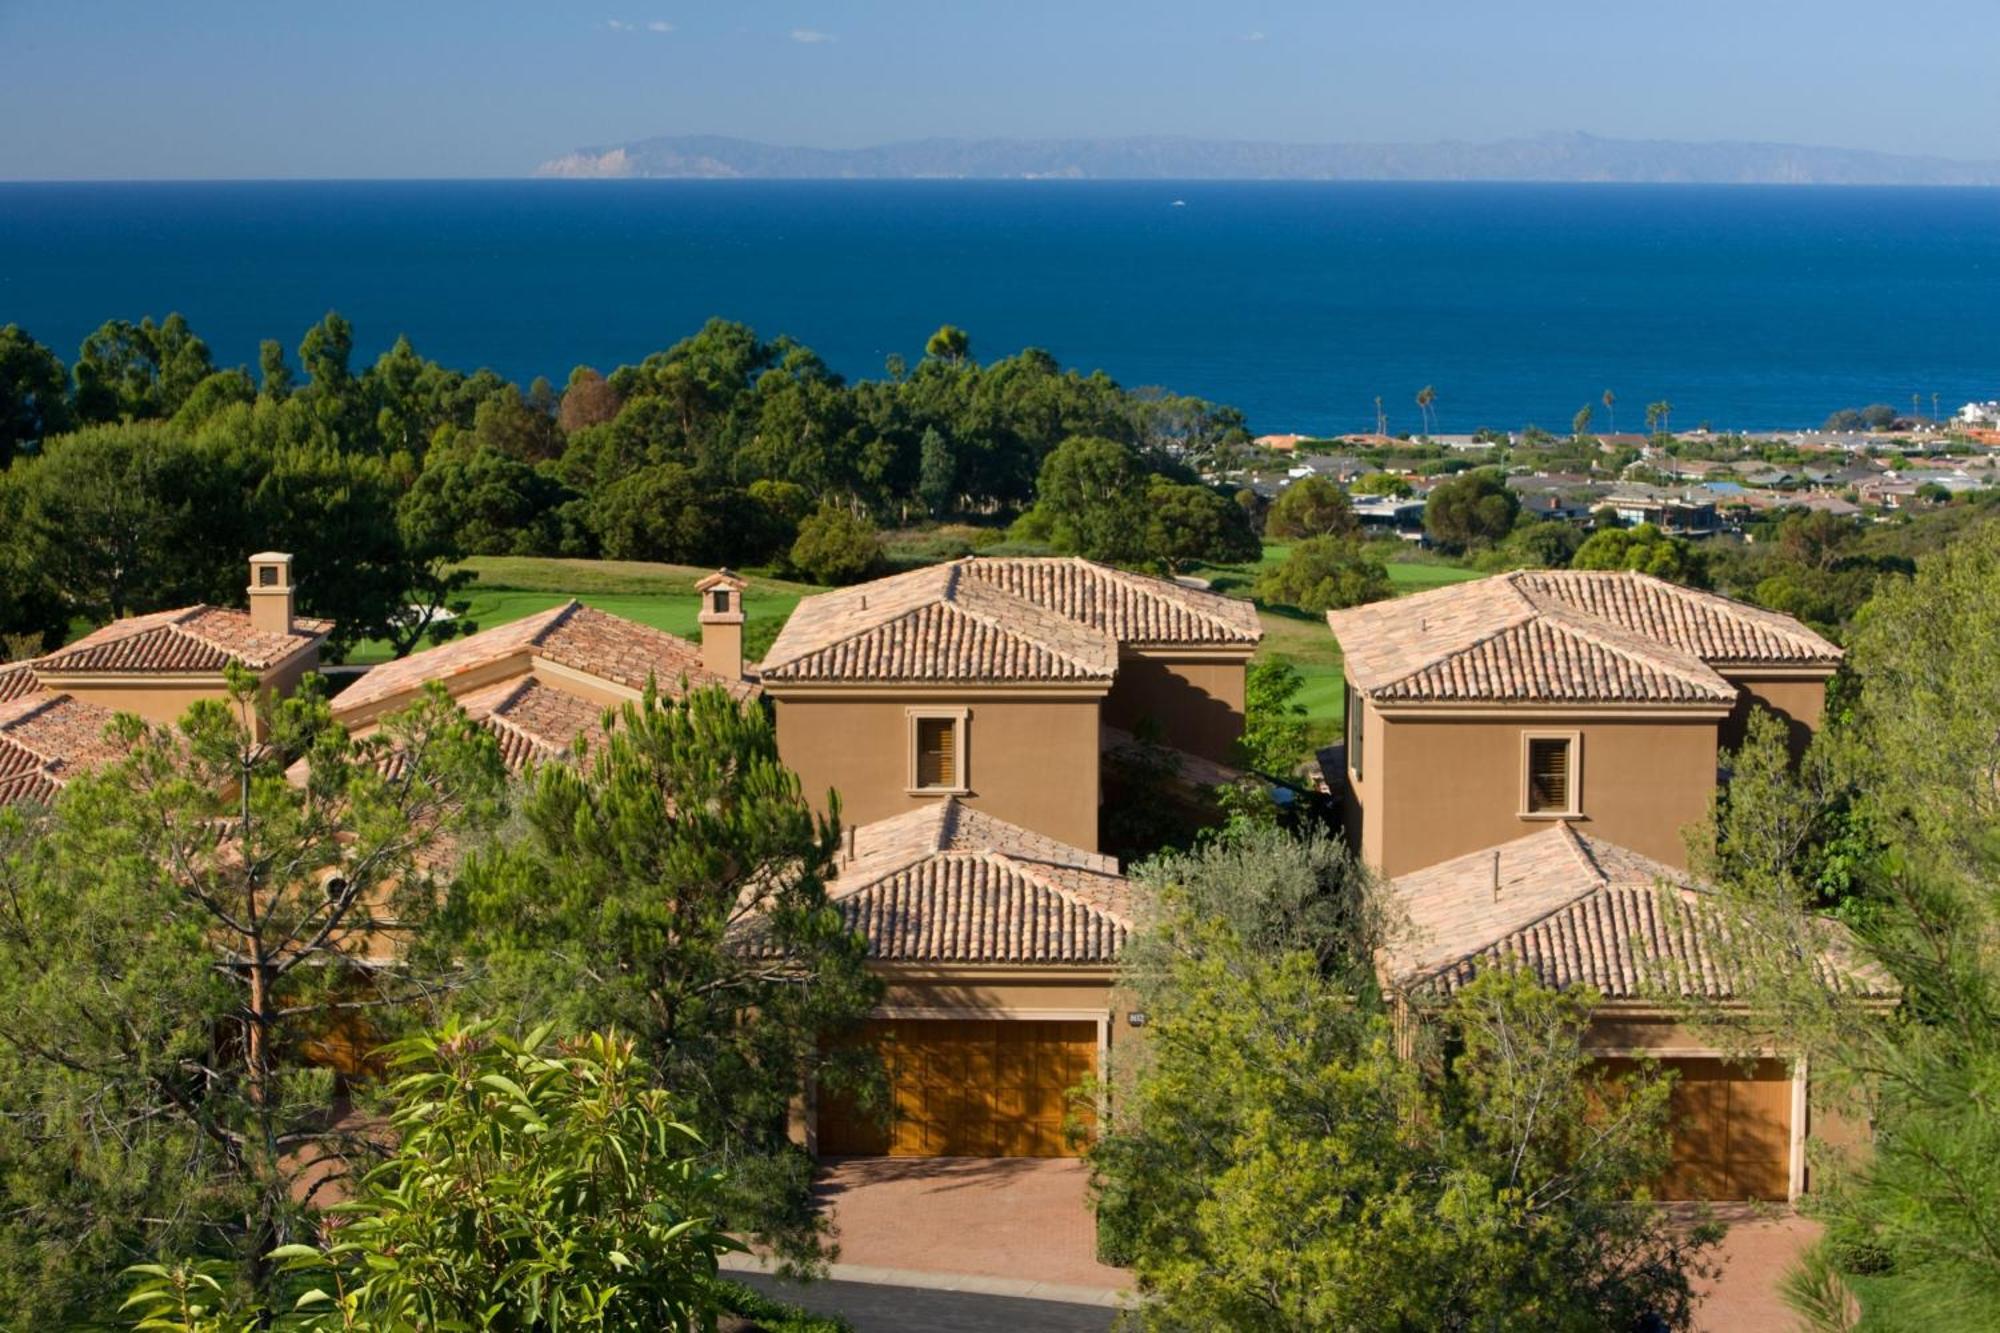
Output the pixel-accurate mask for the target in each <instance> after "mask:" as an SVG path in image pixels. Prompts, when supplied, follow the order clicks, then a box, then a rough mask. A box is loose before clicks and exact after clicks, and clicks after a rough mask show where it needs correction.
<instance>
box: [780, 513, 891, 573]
mask: <svg viewBox="0 0 2000 1333" xmlns="http://www.w3.org/2000/svg"><path fill="white" fill-rule="evenodd" d="M881 554H882V549H881V546H880V544H879V543H878V542H877V540H876V536H875V525H874V524H873V523H870V522H869V521H868V520H867V519H865V518H861V517H859V516H858V515H856V514H854V513H852V512H851V511H849V510H846V509H843V508H841V507H840V506H838V505H825V506H822V507H821V509H820V511H819V512H818V513H817V514H814V515H812V517H810V518H808V519H806V520H805V522H803V523H801V524H799V536H798V540H797V541H795V542H793V543H792V564H793V565H794V566H795V567H796V568H797V569H798V570H799V571H800V572H801V573H803V574H805V575H806V577H808V578H810V579H811V580H812V581H813V582H815V583H853V582H855V581H856V580H857V579H861V578H864V577H866V576H867V574H868V573H869V571H870V570H872V569H874V568H875V563H876V561H877V560H879V559H880V558H881Z"/></svg>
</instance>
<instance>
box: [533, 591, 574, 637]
mask: <svg viewBox="0 0 2000 1333" xmlns="http://www.w3.org/2000/svg"><path fill="white" fill-rule="evenodd" d="M549 610H550V611H552V612H554V614H553V615H550V616H549V618H548V620H547V622H546V623H544V624H543V625H542V627H541V628H540V629H538V630H536V631H535V632H534V633H533V634H532V635H530V636H529V637H528V642H529V643H530V644H532V645H534V646H535V647H537V648H539V647H541V646H542V640H543V639H545V638H547V637H548V636H549V635H550V634H552V633H554V632H555V631H556V630H557V629H559V628H560V627H562V626H563V625H566V624H568V623H569V619H570V617H571V616H573V615H575V614H576V613H577V612H578V611H581V610H583V603H582V602H581V601H579V600H577V599H576V598H574V597H572V598H570V599H569V600H568V601H566V602H564V603H563V604H562V605H561V606H554V607H550V608H549Z"/></svg>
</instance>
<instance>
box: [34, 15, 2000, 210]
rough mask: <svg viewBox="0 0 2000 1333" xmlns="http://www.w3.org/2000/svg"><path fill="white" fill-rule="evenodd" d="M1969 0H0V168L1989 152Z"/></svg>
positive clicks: (222, 173) (1999, 140)
mask: <svg viewBox="0 0 2000 1333" xmlns="http://www.w3.org/2000/svg"><path fill="white" fill-rule="evenodd" d="M1996 71H2000V5H1996V4H1995V2H1994V0H1896V3H1884V0H1670V2H1669V3H1641V2H1640V0H1389V2H1388V3H1384V0H1366V2H1365V3H1364V2H1357V0H1320V2H1319V3H1311V2H1310V0H1293V2H1292V3H1275V2H1269V0H1239V2H1238V3H1195V2H1194V0H1008V2H1007V3H978V4H975V3H969V2H967V0H925V2H922V3H919V2H917V0H907V2H896V3H891V2H889V0H805V2H803V3H792V2H791V0H735V2H734V3H722V2H720V0H705V2H704V3H698V4H697V3H692V2H691V0H690V2H686V3H673V2H671V0H588V2H587V5H573V4H568V3H559V2H558V0H393V2H391V0H337V2H336V3H317V4H315V3H305V2H304V0H259V2H258V3H249V2H248V0H0V125H4V126H5V127H6V128H5V129H4V131H0V178H13V179H20V178H92V177H95V178H133V177H266V176H384V177H386V176H506V175H521V174H525V173H526V172H528V171H529V170H530V169H532V168H533V167H534V165H535V164H536V163H537V162H539V161H541V160H543V159H545V158H548V157H552V156H554V155H556V154H558V153H561V152H564V151H567V150H568V149H571V148H575V147H578V146H582V145H590V144H608V143H617V142H620V141H623V140H628V139H636V138H643V137H646V136H648V135H654V134H682V133H719V134H734V135H741V136H744V137H747V138H755V139H763V140H766V141H770V142H777V143H787V144H808V145H818V146H828V147H842V146H854V145H860V144H867V143H875V142H881V141H884V140H890V139H898V138H914V137H920V136H924V135H933V134H935V135H962V136H987V135H991V136H1008V137H1014V136H1066V135H1079V136H1094V135H1127V134H1186V135H1194V136H1200V137H1209V138H1262V139H1280V140H1288V141H1294V142H1311V141H1326V140H1382V139H1390V140H1434V139H1440V138H1463V139H1490V138H1503V137H1508V136H1511V135H1516V134H1535V133H1540V132H1544V131H1551V130H1585V131H1589V132H1591V133H1594V134H1601V135H1606V136H1617V137H1641V138H1672V139H1720V138H1743V139H1765V140H1778V141H1785V142H1794V143H1817V144H1830V145H1836V146H1841V147H1854V148H1877V149H1883V150H1888V151H1892V152H1905V153H1936V154H1941V155H1944V156H1949V157H1963V158H1988V159H1990V158H2000V134H1996V132H1995V131H1996V127H2000V77H1996Z"/></svg>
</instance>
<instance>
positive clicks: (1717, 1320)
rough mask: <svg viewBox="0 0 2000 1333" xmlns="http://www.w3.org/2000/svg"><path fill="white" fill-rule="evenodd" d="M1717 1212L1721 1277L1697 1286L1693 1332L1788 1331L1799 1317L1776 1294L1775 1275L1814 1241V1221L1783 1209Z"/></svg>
mask: <svg viewBox="0 0 2000 1333" xmlns="http://www.w3.org/2000/svg"><path fill="white" fill-rule="evenodd" d="M1717 1213H1718V1216H1719V1217H1720V1219H1721V1220H1722V1221H1724V1222H1727V1223H1728V1224H1729V1234H1728V1235H1727V1236H1724V1237H1723V1238H1722V1245H1721V1247H1720V1248H1719V1250H1718V1251H1717V1258H1718V1259H1719V1260H1720V1261H1721V1263H1722V1275H1721V1276H1720V1277H1719V1278H1717V1279H1715V1280H1714V1281H1713V1282H1708V1283H1703V1284H1702V1285H1701V1286H1700V1287H1698V1288H1697V1290H1698V1291H1699V1292H1700V1293H1701V1294H1702V1296H1703V1300H1702V1302H1701V1304H1700V1305H1697V1306H1696V1307H1695V1312H1694V1326H1695V1329H1696V1330H1697V1333H1791V1330H1793V1329H1796V1328H1798V1327H1799V1320H1798V1316H1797V1315H1795V1314H1793V1313H1792V1312H1791V1311H1790V1310H1789V1309H1787V1308H1786V1306H1785V1303H1784V1302H1783V1301H1782V1300H1780V1299H1779V1298H1778V1279H1779V1278H1781V1277H1783V1276H1784V1274H1785V1270H1786V1269H1787V1268H1790V1267H1791V1266H1792V1261H1793V1260H1794V1259H1796V1258H1798V1256H1799V1254H1800V1252H1802V1251H1803V1250H1804V1249H1805V1248H1806V1247H1807V1246H1809V1245H1811V1244H1812V1243H1813V1242H1814V1241H1815V1240H1817V1239H1819V1234H1820V1226H1819V1224H1818V1223H1817V1222H1809V1221H1807V1220H1806V1219H1805V1218H1803V1217H1799V1216H1798V1215H1796V1214H1795V1213H1793V1212H1792V1211H1791V1210H1790V1209H1789V1208H1784V1207H1773V1208H1753V1207H1745V1208H1741V1209H1737V1210H1728V1209H1720V1208H1719V1209H1718V1210H1717Z"/></svg>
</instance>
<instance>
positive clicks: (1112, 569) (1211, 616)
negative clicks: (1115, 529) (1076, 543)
mask: <svg viewBox="0 0 2000 1333" xmlns="http://www.w3.org/2000/svg"><path fill="white" fill-rule="evenodd" d="M1069 558H1070V561H1071V562H1072V563H1074V564H1076V565H1078V566H1080V567H1081V568H1084V569H1088V570H1090V571H1091V572H1092V573H1094V574H1097V575H1099V576H1102V577H1106V578H1110V579H1113V580H1116V581H1119V582H1123V583H1124V584H1126V586H1128V587H1131V586H1135V585H1136V586H1137V587H1138V588H1139V590H1140V591H1142V592H1150V593H1152V594H1153V595H1154V596H1159V595H1161V594H1160V593H1159V592H1158V591H1156V590H1158V589H1165V590H1167V591H1168V592H1170V593H1172V594H1174V595H1173V597H1172V598H1171V600H1172V601H1174V602H1175V603H1176V604H1178V605H1179V606H1181V607H1182V608H1183V609H1185V610H1186V611H1187V612H1188V613H1189V614H1190V615H1196V616H1200V617H1201V618H1202V619H1203V620H1204V621H1206V622H1208V625H1209V627H1210V628H1211V629H1218V630H1228V629H1231V628H1232V626H1230V625H1228V624H1226V623H1225V622H1224V621H1223V620H1222V619H1221V618H1220V617H1219V616H1217V615H1216V614H1215V613H1214V612H1213V611H1210V610H1209V609H1207V608H1206V607H1204V606H1202V605H1200V599H1199V598H1194V597H1189V596H1186V594H1188V593H1192V592H1200V591H1205V592H1207V593H1209V595H1210V596H1214V597H1220V596H1221V595H1222V594H1221V593H1218V592H1215V591H1214V590H1213V589H1196V588H1189V587H1187V586H1185V585H1183V584H1179V583H1176V582H1174V581H1173V580H1172V579H1163V578H1160V577H1158V576H1156V575H1152V574H1140V573H1137V572H1135V571H1133V570H1129V569H1120V568H1118V567H1117V566H1116V565H1104V564H1099V563H1098V562H1096V561H1094V560H1085V559H1084V558H1083V557H1082V556H1071V557H1069Z"/></svg>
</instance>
